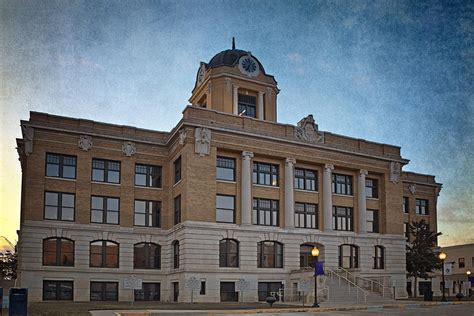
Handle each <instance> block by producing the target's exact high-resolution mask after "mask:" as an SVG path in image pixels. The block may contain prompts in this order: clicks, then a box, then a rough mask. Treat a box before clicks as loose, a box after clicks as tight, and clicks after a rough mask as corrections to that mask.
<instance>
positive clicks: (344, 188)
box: [332, 173, 352, 195]
mask: <svg viewBox="0 0 474 316" xmlns="http://www.w3.org/2000/svg"><path fill="white" fill-rule="evenodd" d="M332 193H336V194H343V195H352V176H346V175H343V174H336V173H334V174H333V175H332Z"/></svg>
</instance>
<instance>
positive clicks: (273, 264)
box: [257, 240, 283, 268]
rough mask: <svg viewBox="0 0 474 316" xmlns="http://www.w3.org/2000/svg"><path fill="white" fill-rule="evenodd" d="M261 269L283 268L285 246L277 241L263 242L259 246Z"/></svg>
mask: <svg viewBox="0 0 474 316" xmlns="http://www.w3.org/2000/svg"><path fill="white" fill-rule="evenodd" d="M257 266H258V267H259V268H283V244H281V243H279V242H277V241H269V240H266V241H261V242H259V243H258V244H257Z"/></svg>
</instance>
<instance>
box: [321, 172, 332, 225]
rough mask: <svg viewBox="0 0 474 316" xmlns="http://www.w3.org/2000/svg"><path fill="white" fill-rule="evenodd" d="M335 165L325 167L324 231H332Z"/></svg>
mask: <svg viewBox="0 0 474 316" xmlns="http://www.w3.org/2000/svg"><path fill="white" fill-rule="evenodd" d="M333 169H334V165H325V166H324V174H323V222H324V227H323V228H324V231H331V230H332V170H333Z"/></svg>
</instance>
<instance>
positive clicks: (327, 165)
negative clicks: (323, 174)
mask: <svg viewBox="0 0 474 316" xmlns="http://www.w3.org/2000/svg"><path fill="white" fill-rule="evenodd" d="M324 169H327V170H328V171H331V170H334V165H330V164H325V165H324Z"/></svg>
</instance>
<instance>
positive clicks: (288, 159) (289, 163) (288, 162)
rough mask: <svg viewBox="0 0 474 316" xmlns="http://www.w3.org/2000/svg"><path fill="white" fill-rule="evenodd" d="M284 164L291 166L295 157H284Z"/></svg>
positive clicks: (294, 161) (294, 162)
mask: <svg viewBox="0 0 474 316" xmlns="http://www.w3.org/2000/svg"><path fill="white" fill-rule="evenodd" d="M285 164H286V165H287V166H288V167H290V168H293V166H294V165H295V164H296V159H295V158H286V160H285Z"/></svg>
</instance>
